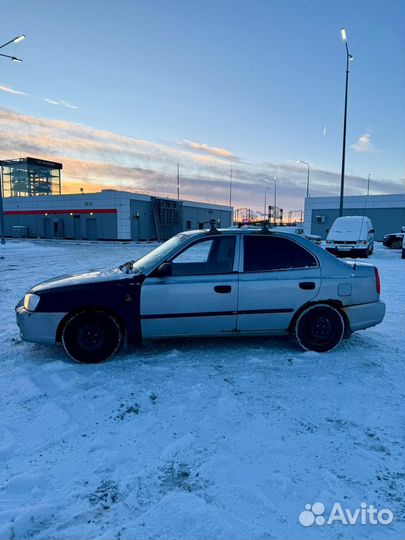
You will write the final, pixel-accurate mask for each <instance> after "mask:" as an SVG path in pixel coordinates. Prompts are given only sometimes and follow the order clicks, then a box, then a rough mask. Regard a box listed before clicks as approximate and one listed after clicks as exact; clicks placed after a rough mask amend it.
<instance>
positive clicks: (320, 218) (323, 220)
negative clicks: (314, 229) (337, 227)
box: [316, 216, 326, 223]
mask: <svg viewBox="0 0 405 540" xmlns="http://www.w3.org/2000/svg"><path fill="white" fill-rule="evenodd" d="M316 222H317V223H326V216H316Z"/></svg>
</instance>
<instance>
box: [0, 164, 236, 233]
mask: <svg viewBox="0 0 405 540" xmlns="http://www.w3.org/2000/svg"><path fill="white" fill-rule="evenodd" d="M62 167H63V166H62V163H57V162H53V161H47V160H43V159H37V158H32V157H26V158H20V159H11V160H2V161H0V173H1V174H0V179H1V194H2V196H3V206H4V222H5V227H4V228H5V235H6V236H11V237H12V236H14V237H27V238H66V239H84V240H134V241H142V240H158V241H161V240H166V239H168V238H170V237H171V236H173V235H174V234H177V233H178V232H180V231H185V230H192V229H201V228H205V227H207V226H208V224H209V223H210V221H211V220H215V222H216V224H217V226H221V227H229V226H230V225H232V222H233V208H232V207H230V206H222V205H217V204H208V203H207V204H205V203H199V202H195V201H187V200H177V199H170V198H164V197H152V196H150V195H146V194H138V193H131V192H127V191H118V190H112V189H106V190H102V191H101V192H99V193H86V194H85V193H84V192H83V189H81V193H80V194H75V195H62V194H61V193H62V184H61V170H62ZM0 202H1V199H0Z"/></svg>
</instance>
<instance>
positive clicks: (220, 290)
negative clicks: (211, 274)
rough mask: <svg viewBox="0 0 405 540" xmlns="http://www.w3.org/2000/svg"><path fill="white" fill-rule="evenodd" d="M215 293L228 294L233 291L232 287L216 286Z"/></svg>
mask: <svg viewBox="0 0 405 540" xmlns="http://www.w3.org/2000/svg"><path fill="white" fill-rule="evenodd" d="M214 291H215V292H217V293H220V294H226V293H230V292H231V291H232V287H231V286H230V285H215V287H214Z"/></svg>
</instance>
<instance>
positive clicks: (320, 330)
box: [294, 304, 345, 352]
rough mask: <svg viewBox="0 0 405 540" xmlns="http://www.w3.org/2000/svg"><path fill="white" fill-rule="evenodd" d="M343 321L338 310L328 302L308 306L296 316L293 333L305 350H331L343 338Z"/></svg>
mask: <svg viewBox="0 0 405 540" xmlns="http://www.w3.org/2000/svg"><path fill="white" fill-rule="evenodd" d="M344 332H345V322H344V320H343V317H342V315H341V314H340V312H339V311H338V310H337V309H336V308H334V307H332V306H330V305H328V304H315V305H313V306H309V307H308V308H307V309H304V311H303V312H302V313H301V314H300V316H299V317H298V319H297V321H296V323H295V327H294V335H295V338H296V340H297V342H298V344H299V345H300V346H301V347H302V348H303V349H305V350H307V351H316V352H327V351H332V350H333V349H334V348H335V347H337V346H338V345H339V343H340V342H341V341H342V339H343V335H344Z"/></svg>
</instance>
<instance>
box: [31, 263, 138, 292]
mask: <svg viewBox="0 0 405 540" xmlns="http://www.w3.org/2000/svg"><path fill="white" fill-rule="evenodd" d="M124 278H128V275H127V274H126V273H125V272H122V271H121V270H120V269H119V268H115V269H113V270H101V271H91V272H85V273H84V274H65V275H63V276H58V277H54V278H51V279H48V280H46V281H43V282H42V283H39V284H38V285H35V286H34V287H32V289H31V291H30V292H32V293H41V292H42V291H45V290H49V289H56V288H59V287H71V286H74V285H87V284H90V283H100V282H105V281H115V280H117V279H124Z"/></svg>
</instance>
